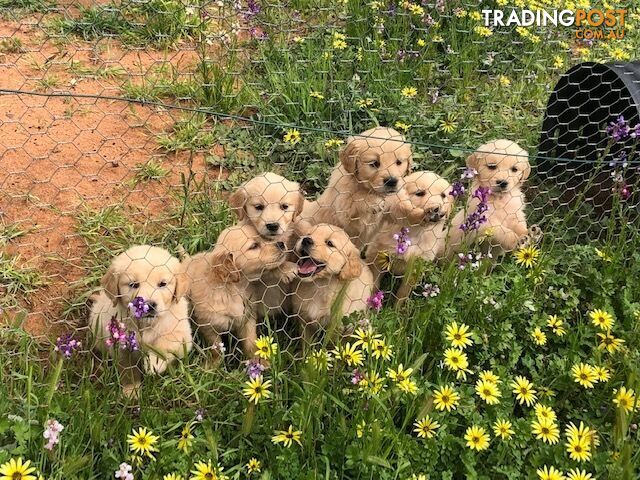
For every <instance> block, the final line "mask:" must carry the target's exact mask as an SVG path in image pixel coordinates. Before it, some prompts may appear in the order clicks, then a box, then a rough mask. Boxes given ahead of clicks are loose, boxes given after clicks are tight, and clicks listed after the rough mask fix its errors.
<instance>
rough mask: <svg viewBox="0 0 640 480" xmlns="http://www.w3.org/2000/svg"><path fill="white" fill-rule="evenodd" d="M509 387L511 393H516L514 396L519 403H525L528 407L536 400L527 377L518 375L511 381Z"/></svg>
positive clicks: (534, 392) (531, 384)
mask: <svg viewBox="0 0 640 480" xmlns="http://www.w3.org/2000/svg"><path fill="white" fill-rule="evenodd" d="M511 388H513V390H512V391H513V393H515V394H516V398H517V399H518V402H520V405H522V404H524V403H526V404H527V406H528V407H530V406H531V405H532V404H533V402H535V401H536V391H535V389H534V388H533V383H531V382H530V381H529V380H528V379H527V378H525V377H522V376H520V375H518V376H517V377H516V378H515V380H514V381H513V382H511Z"/></svg>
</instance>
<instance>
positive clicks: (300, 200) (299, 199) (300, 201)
mask: <svg viewBox="0 0 640 480" xmlns="http://www.w3.org/2000/svg"><path fill="white" fill-rule="evenodd" d="M304 200H305V199H304V195H303V194H302V192H300V191H298V195H297V196H296V203H295V207H296V209H295V211H294V212H293V219H294V220H295V219H296V218H298V217H299V216H300V214H301V213H302V210H303V209H304Z"/></svg>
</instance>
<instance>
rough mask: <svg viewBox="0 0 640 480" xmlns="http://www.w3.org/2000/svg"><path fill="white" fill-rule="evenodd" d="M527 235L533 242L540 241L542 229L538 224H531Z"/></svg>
mask: <svg viewBox="0 0 640 480" xmlns="http://www.w3.org/2000/svg"><path fill="white" fill-rule="evenodd" d="M527 236H528V237H530V238H531V240H532V241H533V243H540V240H542V229H541V228H540V227H539V226H538V225H531V226H530V227H529V230H528V233H527Z"/></svg>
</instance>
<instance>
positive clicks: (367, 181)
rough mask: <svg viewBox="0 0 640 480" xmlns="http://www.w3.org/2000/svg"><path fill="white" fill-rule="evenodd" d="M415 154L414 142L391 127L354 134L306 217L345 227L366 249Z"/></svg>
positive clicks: (308, 209)
mask: <svg viewBox="0 0 640 480" xmlns="http://www.w3.org/2000/svg"><path fill="white" fill-rule="evenodd" d="M412 155H413V154H412V151H411V145H410V144H408V143H407V142H406V141H405V138H404V136H402V135H401V134H400V133H399V132H397V131H396V130H393V129H392V128H386V127H376V128H372V129H370V130H367V131H366V132H363V133H362V134H360V135H357V136H353V137H349V139H348V140H347V144H346V146H345V148H344V149H343V150H342V151H341V152H340V165H338V166H337V167H335V168H334V170H333V172H332V174H331V177H330V179H329V184H328V186H327V189H326V190H325V191H324V192H323V193H322V195H320V197H319V198H318V200H317V201H315V202H306V203H305V208H304V211H303V213H302V217H303V218H304V219H305V220H307V221H309V222H311V223H312V224H319V223H330V224H332V225H337V226H339V227H341V228H343V229H344V231H345V232H347V234H348V235H349V237H350V238H351V240H352V241H353V243H354V244H355V245H356V247H357V248H358V249H360V250H362V249H363V248H364V247H366V245H367V243H368V242H369V241H370V240H371V238H372V237H373V234H374V232H375V230H376V229H377V227H378V226H379V224H380V222H381V220H382V214H383V211H384V204H385V197H387V196H389V195H393V194H395V193H396V192H397V191H398V189H399V188H400V187H401V186H402V179H403V177H404V176H405V175H407V174H408V173H410V171H411V164H412Z"/></svg>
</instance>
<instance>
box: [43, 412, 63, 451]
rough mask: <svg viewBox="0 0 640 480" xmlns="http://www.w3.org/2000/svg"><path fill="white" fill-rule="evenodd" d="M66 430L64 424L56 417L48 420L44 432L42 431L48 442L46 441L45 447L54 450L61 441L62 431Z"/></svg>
mask: <svg viewBox="0 0 640 480" xmlns="http://www.w3.org/2000/svg"><path fill="white" fill-rule="evenodd" d="M62 430H64V426H63V425H62V424H61V423H60V422H58V421H57V420H55V419H49V420H47V424H46V426H45V429H44V432H42V436H43V437H44V438H45V440H46V441H47V443H45V445H44V448H46V449H47V450H53V447H55V446H56V445H57V444H58V443H59V442H60V439H59V438H58V435H59V434H60V432H62Z"/></svg>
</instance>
